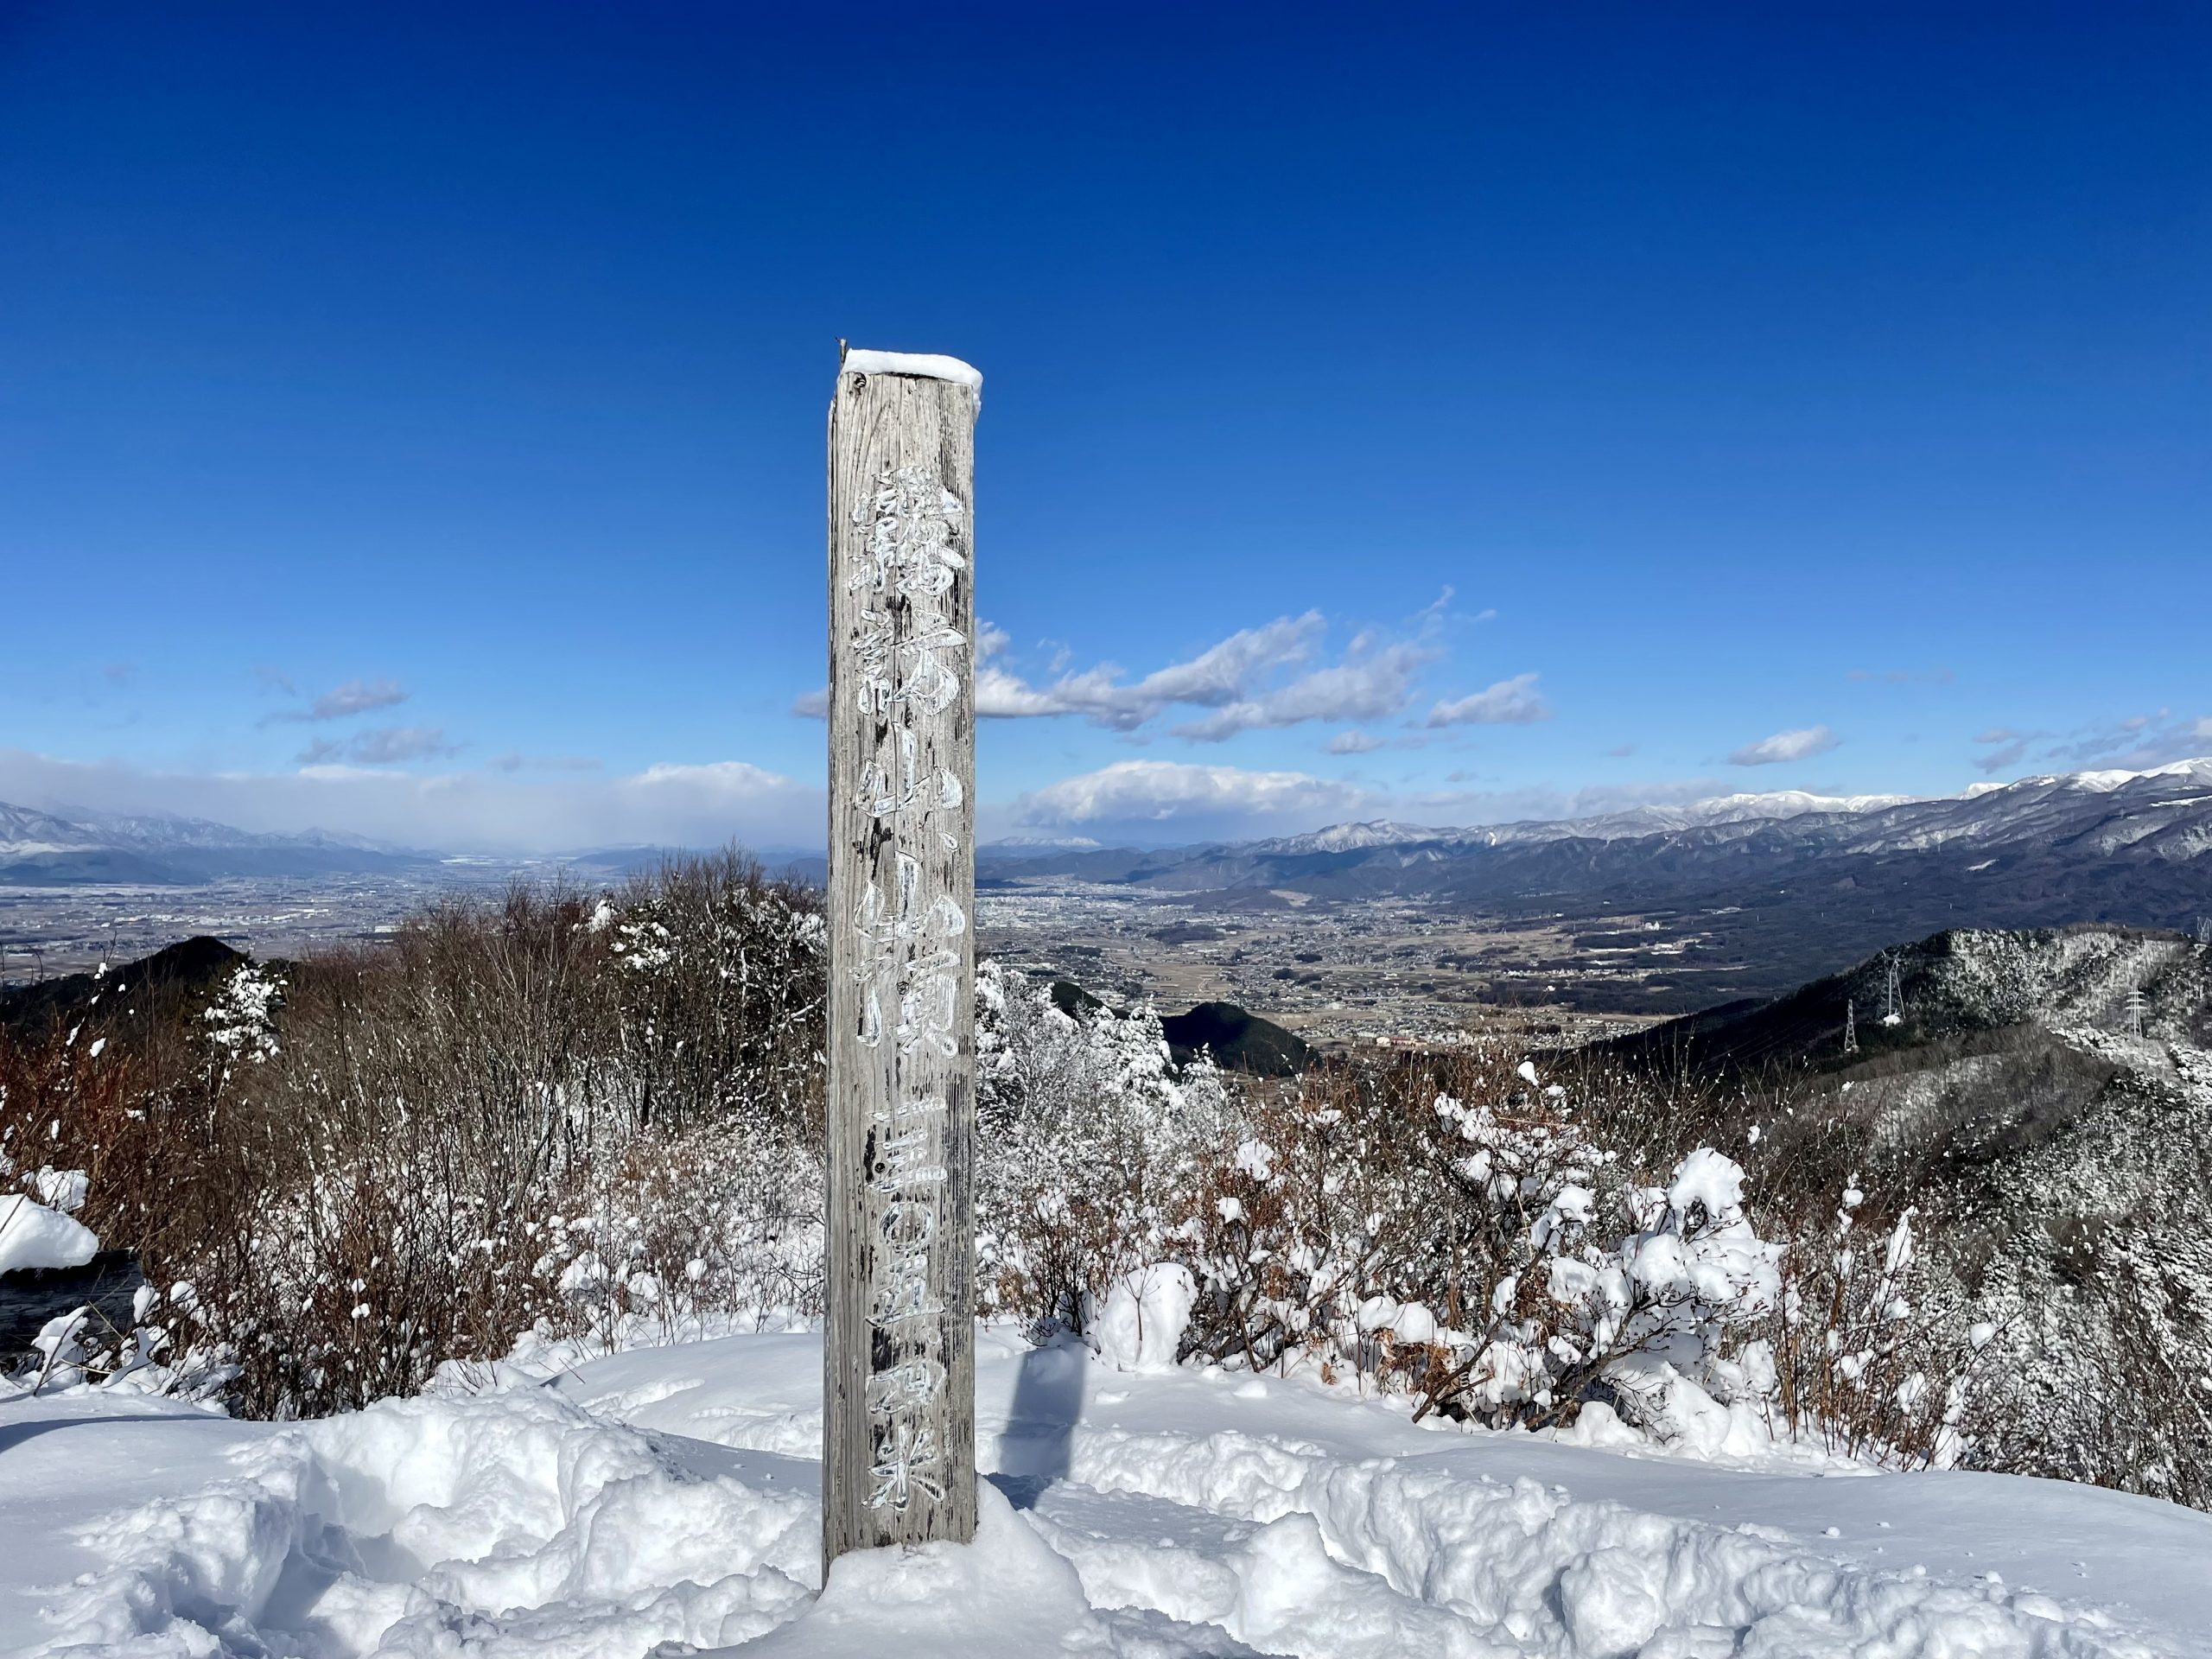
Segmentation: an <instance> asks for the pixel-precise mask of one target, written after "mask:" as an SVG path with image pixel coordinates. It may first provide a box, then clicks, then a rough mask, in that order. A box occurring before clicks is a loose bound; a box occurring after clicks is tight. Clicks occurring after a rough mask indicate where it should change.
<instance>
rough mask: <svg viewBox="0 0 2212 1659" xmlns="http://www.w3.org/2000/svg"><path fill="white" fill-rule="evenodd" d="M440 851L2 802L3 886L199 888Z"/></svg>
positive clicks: (347, 869)
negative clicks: (228, 879) (221, 880)
mask: <svg viewBox="0 0 2212 1659" xmlns="http://www.w3.org/2000/svg"><path fill="white" fill-rule="evenodd" d="M431 856H432V855H429V854H423V853H416V852H412V851H410V850H409V849H404V848H398V847H391V846H388V845H386V844H385V843H384V842H374V841H370V840H368V839H366V838H365V837H362V836H346V835H337V834H333V833H332V832H330V831H328V830H323V829H310V830H308V831H305V832H304V833H302V834H299V835H266V834H261V833H257V832H256V831H253V830H249V829H236V828H233V827H232V825H230V824H227V823H213V822H212V821H211V820H209V819H207V818H187V817H174V816H171V815H168V814H161V813H142V814H108V813H96V812H86V811H81V810H68V811H66V812H48V811H41V810H39V809H37V808H35V807H28V806H14V805H10V804H8V803H6V802H0V885H4V886H11V887H75V886H82V885H86V884H88V883H101V882H127V883H144V884H155V885H163V886H168V885H189V884H191V883H194V882H199V881H205V880H209V879H211V878H213V877H217V876H254V875H335V874H348V873H361V872H367V871H377V870H390V869H393V868H397V867H400V866H402V865H407V864H414V863H419V862H423V861H426V860H428V859H429V858H430V857H431Z"/></svg>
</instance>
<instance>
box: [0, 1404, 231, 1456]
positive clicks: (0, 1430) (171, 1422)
mask: <svg viewBox="0 0 2212 1659" xmlns="http://www.w3.org/2000/svg"><path fill="white" fill-rule="evenodd" d="M198 1421H208V1422H218V1423H227V1422H228V1421H230V1420H229V1419H228V1418H224V1417H210V1418H207V1419H204V1420H203V1419H200V1418H195V1417H186V1416H180V1415H171V1414H168V1413H167V1412H162V1413H158V1414H156V1413H149V1414H146V1415H144V1416H143V1417H141V1416H130V1415H125V1414H116V1415H114V1416H107V1417H35V1418H33V1419H32V1420H31V1421H29V1422H27V1423H7V1424H0V1457H5V1456H6V1455H7V1454H8V1453H9V1452H12V1451H14V1450H15V1449H16V1447H17V1446H21V1445H22V1444H23V1443H24V1442H25V1441H26V1440H36V1439H37V1438H38V1437H39V1436H40V1435H41V1434H51V1433H54V1432H55V1431H56V1430H59V1429H64V1428H122V1427H128V1426H129V1425H131V1424H134V1423H152V1424H156V1425H157V1426H159V1427H164V1428H175V1427H176V1426H177V1425H178V1424H179V1423H192V1422H198Z"/></svg>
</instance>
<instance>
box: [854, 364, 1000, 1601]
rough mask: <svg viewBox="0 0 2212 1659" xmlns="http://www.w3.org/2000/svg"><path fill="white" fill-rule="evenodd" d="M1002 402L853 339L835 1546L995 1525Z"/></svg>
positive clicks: (945, 373) (963, 371)
mask: <svg viewBox="0 0 2212 1659" xmlns="http://www.w3.org/2000/svg"><path fill="white" fill-rule="evenodd" d="M981 406H982V376H981V375H979V374H977V373H976V371H975V370H973V369H971V368H969V366H968V365H966V364H965V363H962V362H958V361H957V360H956V359H951V358H944V357H917V356H907V355H904V354H900V353H887V352H850V353H842V355H841V357H840V360H839V365H838V372H837V391H836V397H835V398H834V399H833V400H832V401H831V403H830V406H829V939H830V944H829V1233H828V1236H829V1289H828V1300H829V1328H828V1331H827V1332H826V1335H825V1338H824V1347H823V1449H822V1450H823V1456H822V1548H823V1565H824V1568H825V1571H826V1569H827V1566H828V1563H829V1562H830V1561H833V1560H836V1558H837V1557H838V1556H839V1555H840V1554H843V1553H844V1552H845V1551H846V1550H849V1549H866V1548H874V1547H875V1546H878V1545H882V1544H906V1543H922V1542H925V1541H929V1540H931V1539H952V1540H955V1541H958V1542H962V1543H965V1542H967V1541H969V1540H970V1539H971V1538H973V1537H974V1535H975V1532H976V1357H975V1324H974V1307H975V1294H974V1284H973V1277H974V1266H973V1262H974V1248H973V1241H974V1236H975V1206H974V1199H973V1187H974V1179H973V1178H974V1168H975V1135H976V1039H975V1021H974V1014H975V967H976V957H975V936H974V933H973V931H972V930H971V928H970V926H969V916H970V914H971V913H972V912H973V911H974V908H975V894H976V854H975V835H974V829H975V816H976V809H975V799H976V789H975V780H976V741H975V733H976V677H975V652H974V650H973V642H974V639H975V633H976V630H975V605H976V600H975V560H974V542H973V539H972V537H973V526H974V523H975V428H976V413H977V410H979V409H980V408H981Z"/></svg>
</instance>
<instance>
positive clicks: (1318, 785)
mask: <svg viewBox="0 0 2212 1659" xmlns="http://www.w3.org/2000/svg"><path fill="white" fill-rule="evenodd" d="M1365 798H1366V791H1363V790H1361V789H1358V788H1357V787H1355V786H1354V785H1351V784H1343V783H1337V782H1334V781H1332V780H1331V779H1325V778H1315V777H1313V776H1312V775H1310V774H1309V773H1306V772H1254V771H1249V770H1247V769H1246V768H1244V767H1242V766H1192V765H1189V764H1186V763H1185V762H1182V761H1175V760H1116V762H1114V763H1113V765H1111V766H1102V767H1100V768H1099V769H1098V770H1097V771H1096V772H1084V773H1082V774H1081V775H1079V776H1077V777H1074V778H1063V779H1060V781H1059V782H1058V783H1056V784H1048V785H1046V786H1045V787H1044V788H1042V789H1039V790H1033V791H1030V792H1029V793H1028V794H1027V795H1025V796H1023V797H1022V798H1020V801H1019V802H1017V803H1016V804H1015V812H1016V815H1017V817H1020V821H1021V822H1023V823H1031V824H1055V823H1098V822H1103V821H1112V820H1119V821H1122V822H1138V823H1162V822H1165V821H1168V820H1183V819H1194V818H1209V819H1217V818H1224V817H1279V816H1282V815H1286V814H1293V813H1295V814H1298V815H1300V816H1310V815H1312V814H1313V813H1316V812H1324V813H1326V812H1340V811H1350V810H1353V809H1354V808H1356V807H1357V805H1358V804H1360V803H1361V802H1362V801H1363V800H1364V799H1365Z"/></svg>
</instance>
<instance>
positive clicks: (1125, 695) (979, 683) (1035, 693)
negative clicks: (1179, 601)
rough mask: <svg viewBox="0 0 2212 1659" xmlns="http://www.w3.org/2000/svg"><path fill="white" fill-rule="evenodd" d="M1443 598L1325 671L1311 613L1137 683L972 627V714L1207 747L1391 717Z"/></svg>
mask: <svg viewBox="0 0 2212 1659" xmlns="http://www.w3.org/2000/svg"><path fill="white" fill-rule="evenodd" d="M1450 598H1451V593H1450V590H1449V589H1448V588H1447V589H1446V591H1445V594H1443V596H1442V597H1441V598H1440V599H1438V600H1437V601H1434V602H1433V603H1432V604H1430V605H1428V606H1427V607H1424V608H1423V609H1422V610H1421V612H1419V613H1417V614H1416V615H1415V617H1414V619H1413V623H1414V632H1413V636H1412V637H1411V638H1401V639H1393V638H1390V637H1389V636H1388V635H1387V634H1385V633H1384V632H1382V631H1379V630H1376V629H1371V628H1370V629H1366V630H1363V631H1362V632H1360V633H1359V634H1358V635H1357V637H1355V638H1354V639H1352V641H1351V644H1350V645H1347V646H1346V647H1345V650H1344V656H1343V658H1341V659H1340V660H1339V661H1338V662H1335V663H1332V664H1322V665H1320V666H1309V665H1310V664H1312V663H1313V658H1314V657H1315V655H1316V653H1317V652H1319V649H1320V645H1321V641H1322V638H1323V636H1324V635H1325V633H1326V632H1327V631H1328V623H1327V620H1326V619H1325V618H1324V617H1323V616H1322V614H1321V613H1319V611H1307V612H1306V613H1304V614H1302V615H1299V616H1281V617H1277V618H1276V619H1275V620H1274V621H1272V622H1268V623H1263V624H1262V625H1261V626H1258V627H1253V628H1240V629H1239V630H1237V632H1235V633H1232V634H1230V636H1229V637H1228V638H1227V639H1222V640H1220V641H1218V642H1217V643H1216V644H1214V645H1209V646H1207V647H1206V648H1205V650H1204V651H1201V652H1198V653H1197V654H1196V655H1195V656H1192V657H1189V658H1185V659H1184V660H1182V661H1181V662H1177V663H1171V664H1168V665H1167V666H1166V667H1165V668H1160V669H1155V670H1154V671H1152V672H1151V673H1149V674H1147V675H1145V676H1143V677H1141V678H1139V679H1135V680H1131V679H1129V678H1128V677H1126V675H1125V674H1124V672H1123V671H1122V669H1121V668H1120V667H1119V666H1118V665H1116V664H1112V663H1103V664H1099V665H1097V666H1096V667H1094V668H1087V669H1084V670H1082V671H1077V672H1067V671H1065V668H1064V664H1065V656H1066V653H1065V651H1063V652H1059V653H1058V654H1057V655H1056V656H1055V657H1054V658H1053V664H1052V678H1050V679H1049V680H1045V681H1041V682H1040V681H1032V680H1030V679H1028V678H1027V677H1025V676H1023V675H1022V674H1021V673H1020V672H1018V671H1016V670H1015V669H1014V668H1013V667H1012V666H1010V665H1008V664H1007V662H1006V661H1005V660H1004V658H1005V653H1006V651H1007V644H1008V641H1007V634H1006V632H1005V631H1004V630H1003V629H1001V628H998V627H995V626H993V625H991V624H989V623H988V622H987V623H984V624H982V625H981V626H979V627H978V629H977V630H976V713H977V715H981V716H982V717H983V718H985V719H996V720H1022V719H1047V718H1052V717H1055V716H1071V717H1074V718H1077V719H1081V720H1085V721H1090V723H1091V724H1092V725H1094V726H1100V727H1103V728H1106V729H1108V730H1109V731H1116V732H1122V733H1129V732H1135V731H1136V730H1138V729H1139V728H1142V727H1145V726H1147V725H1149V724H1150V723H1151V722H1153V721H1155V720H1158V719H1160V718H1161V717H1162V716H1164V715H1166V714H1167V713H1168V711H1169V710H1171V709H1178V708H1186V709H1205V710H1209V711H1211V712H1209V713H1206V714H1204V715H1199V716H1198V717H1196V718H1193V719H1190V720H1186V721H1183V722H1182V723H1181V724H1179V725H1177V726H1176V727H1174V728H1173V731H1174V732H1175V734H1176V735H1178V736H1179V737H1184V738H1187V739H1190V740H1191V741H1194V742H1202V743H1218V742H1222V741H1225V740H1227V739H1229V738H1231V737H1235V736H1236V735H1237V734H1240V733H1243V732H1249V731H1255V730H1262V729H1271V728H1281V727H1286V726H1298V725H1303V724H1305V723H1306V722H1307V721H1373V720H1383V719H1388V718H1389V717H1390V716H1392V715H1397V714H1401V713H1402V712H1403V711H1404V709H1405V708H1406V706H1407V704H1408V703H1409V702H1412V700H1413V697H1414V681H1415V679H1416V678H1417V677H1418V676H1419V675H1420V672H1421V670H1422V669H1423V668H1425V667H1427V665H1428V664H1431V663H1433V662H1435V661H1437V660H1438V659H1439V658H1441V657H1442V656H1443V654H1444V652H1443V648H1442V646H1441V645H1440V639H1441V636H1442V632H1443V630H1444V627H1445V619H1444V617H1443V614H1442V612H1443V607H1444V606H1445V605H1446V603H1447V602H1448V601H1449V600H1450ZM1529 678H1533V676H1531V677H1529ZM828 701H829V700H828V696H827V694H826V692H824V691H823V690H814V691H810V692H809V693H807V694H806V695H805V696H802V697H800V698H799V699H798V701H797V702H794V703H793V704H792V706H791V712H792V713H793V714H795V715H808V716H812V717H817V718H818V717H820V716H821V715H823V714H825V713H826V712H827V711H828ZM1538 706H1539V707H1541V703H1540V702H1539V704H1538ZM1545 712H1547V713H1548V710H1546V711H1545ZM1512 717H1514V718H1540V717H1541V716H1540V715H1515V716H1512Z"/></svg>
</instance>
